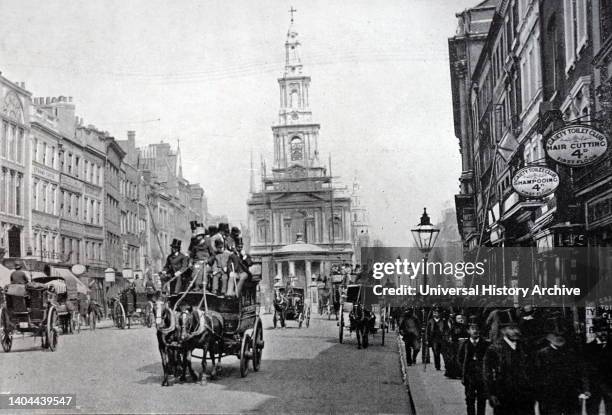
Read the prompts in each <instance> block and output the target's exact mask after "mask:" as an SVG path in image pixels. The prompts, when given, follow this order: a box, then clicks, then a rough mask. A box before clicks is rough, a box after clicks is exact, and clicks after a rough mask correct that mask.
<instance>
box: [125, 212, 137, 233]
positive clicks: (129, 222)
mask: <svg viewBox="0 0 612 415" xmlns="http://www.w3.org/2000/svg"><path fill="white" fill-rule="evenodd" d="M121 233H122V234H126V233H132V234H136V233H138V216H137V215H136V214H135V213H134V212H121Z"/></svg>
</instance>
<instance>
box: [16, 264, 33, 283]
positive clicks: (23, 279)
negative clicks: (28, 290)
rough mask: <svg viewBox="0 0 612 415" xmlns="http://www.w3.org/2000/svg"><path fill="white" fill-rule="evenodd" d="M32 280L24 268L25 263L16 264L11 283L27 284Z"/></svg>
mask: <svg viewBox="0 0 612 415" xmlns="http://www.w3.org/2000/svg"><path fill="white" fill-rule="evenodd" d="M28 282H30V279H29V278H28V274H26V272H25V271H24V270H23V265H21V263H19V262H17V263H16V264H15V271H13V272H11V284H23V285H25V284H27V283H28Z"/></svg>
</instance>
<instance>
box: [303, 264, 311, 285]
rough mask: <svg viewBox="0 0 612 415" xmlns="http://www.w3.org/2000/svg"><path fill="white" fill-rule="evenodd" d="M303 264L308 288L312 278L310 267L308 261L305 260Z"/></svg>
mask: <svg viewBox="0 0 612 415" xmlns="http://www.w3.org/2000/svg"><path fill="white" fill-rule="evenodd" d="M304 262H305V264H306V282H307V283H306V285H307V286H308V285H309V284H310V279H311V278H312V266H311V262H310V260H308V259H307V260H305V261H304Z"/></svg>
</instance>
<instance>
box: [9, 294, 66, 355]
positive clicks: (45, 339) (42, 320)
mask: <svg viewBox="0 0 612 415" xmlns="http://www.w3.org/2000/svg"><path fill="white" fill-rule="evenodd" d="M4 298H5V304H4V305H3V306H2V307H0V343H1V344H2V349H3V350H4V351H5V352H10V351H11V348H12V346H13V334H14V332H15V331H17V332H19V333H32V334H33V335H34V336H40V337H41V343H42V347H43V348H44V349H49V350H51V351H55V349H56V348H57V338H58V329H57V325H58V311H57V310H58V307H59V304H58V303H57V294H56V293H54V292H52V291H51V290H50V289H49V287H47V286H46V285H45V284H40V283H36V282H32V283H28V284H27V285H24V284H9V285H7V286H6V287H5V289H4Z"/></svg>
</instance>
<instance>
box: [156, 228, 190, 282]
mask: <svg viewBox="0 0 612 415" xmlns="http://www.w3.org/2000/svg"><path fill="white" fill-rule="evenodd" d="M170 249H171V252H170V255H168V257H167V258H166V265H165V266H164V271H165V273H166V277H165V278H164V281H162V283H164V284H166V283H170V292H171V293H174V294H178V293H179V292H181V289H182V288H183V281H182V279H183V277H184V275H185V274H186V273H188V271H189V257H188V256H187V255H185V254H183V253H182V252H181V241H180V239H176V238H174V239H173V240H172V243H171V244H170Z"/></svg>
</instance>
